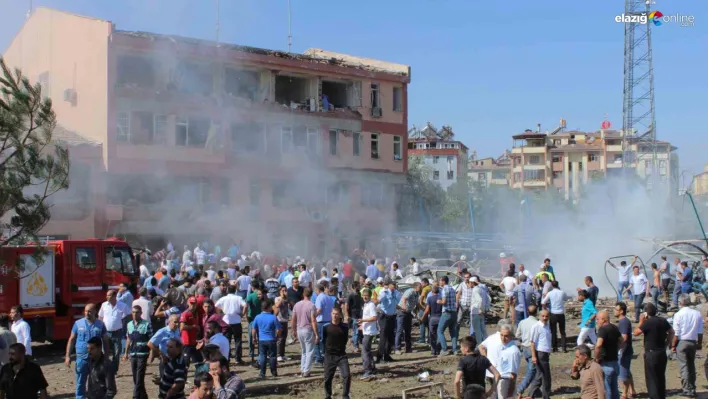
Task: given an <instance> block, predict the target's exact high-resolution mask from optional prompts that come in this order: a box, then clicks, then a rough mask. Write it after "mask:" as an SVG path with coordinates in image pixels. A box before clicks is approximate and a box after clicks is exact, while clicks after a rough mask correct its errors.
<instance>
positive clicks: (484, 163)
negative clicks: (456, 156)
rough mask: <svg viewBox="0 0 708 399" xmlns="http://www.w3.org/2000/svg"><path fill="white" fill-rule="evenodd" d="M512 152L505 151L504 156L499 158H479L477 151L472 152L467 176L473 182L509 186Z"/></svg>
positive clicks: (487, 185)
mask: <svg viewBox="0 0 708 399" xmlns="http://www.w3.org/2000/svg"><path fill="white" fill-rule="evenodd" d="M510 155H511V152H510V151H509V150H506V151H504V154H502V155H501V156H499V157H497V158H493V157H488V158H477V151H472V155H470V158H469V161H468V164H469V171H468V172H467V175H468V176H469V178H470V180H471V181H476V182H480V183H482V184H484V186H485V187H489V186H493V185H494V186H508V185H509V181H510V179H511V157H510Z"/></svg>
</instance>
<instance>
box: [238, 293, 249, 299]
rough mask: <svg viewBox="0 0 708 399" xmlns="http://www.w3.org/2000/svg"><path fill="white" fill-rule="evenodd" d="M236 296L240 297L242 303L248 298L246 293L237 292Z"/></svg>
mask: <svg viewBox="0 0 708 399" xmlns="http://www.w3.org/2000/svg"><path fill="white" fill-rule="evenodd" d="M238 296H240V297H241V299H243V300H244V301H245V300H246V297H247V296H248V291H239V292H238Z"/></svg>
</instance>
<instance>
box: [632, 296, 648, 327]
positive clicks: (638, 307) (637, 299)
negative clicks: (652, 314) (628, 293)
mask: <svg viewBox="0 0 708 399" xmlns="http://www.w3.org/2000/svg"><path fill="white" fill-rule="evenodd" d="M646 295H647V294H646V292H642V293H641V294H639V295H635V296H634V322H635V323H639V314H640V313H642V302H644V297H645V296H646Z"/></svg>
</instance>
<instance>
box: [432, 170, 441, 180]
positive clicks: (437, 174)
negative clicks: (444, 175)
mask: <svg viewBox="0 0 708 399" xmlns="http://www.w3.org/2000/svg"><path fill="white" fill-rule="evenodd" d="M433 180H440V171H439V170H435V171H433Z"/></svg>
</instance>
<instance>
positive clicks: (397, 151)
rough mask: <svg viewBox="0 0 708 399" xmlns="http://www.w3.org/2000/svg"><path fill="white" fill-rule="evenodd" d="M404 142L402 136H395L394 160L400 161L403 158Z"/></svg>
mask: <svg viewBox="0 0 708 399" xmlns="http://www.w3.org/2000/svg"><path fill="white" fill-rule="evenodd" d="M402 150H403V144H402V142H401V136H393V160H394V161H400V160H401V159H403V158H402Z"/></svg>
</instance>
